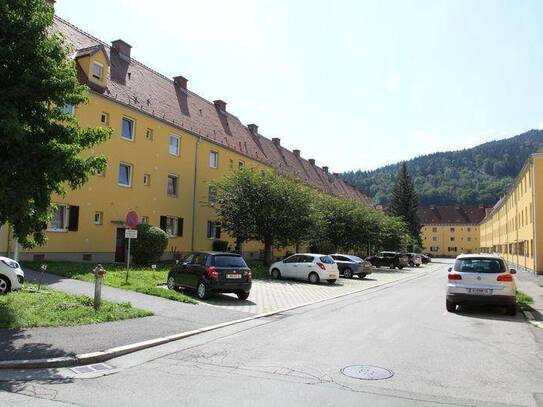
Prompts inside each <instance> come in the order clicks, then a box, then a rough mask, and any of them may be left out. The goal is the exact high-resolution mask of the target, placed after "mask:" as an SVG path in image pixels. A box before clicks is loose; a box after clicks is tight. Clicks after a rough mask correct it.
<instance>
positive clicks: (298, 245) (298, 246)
mask: <svg viewBox="0 0 543 407" xmlns="http://www.w3.org/2000/svg"><path fill="white" fill-rule="evenodd" d="M294 250H296V253H300V243H296V249H294Z"/></svg>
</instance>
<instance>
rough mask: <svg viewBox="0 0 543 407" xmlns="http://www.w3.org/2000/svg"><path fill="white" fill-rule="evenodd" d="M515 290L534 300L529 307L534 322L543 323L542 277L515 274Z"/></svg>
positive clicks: (520, 273)
mask: <svg viewBox="0 0 543 407" xmlns="http://www.w3.org/2000/svg"><path fill="white" fill-rule="evenodd" d="M517 288H518V289H519V290H520V291H522V292H524V293H525V294H528V295H529V296H530V297H532V298H533V299H534V303H533V304H532V305H531V307H532V309H533V311H532V315H533V316H534V318H535V320H536V321H543V276H541V275H536V274H534V273H530V272H526V271H519V272H518V273H517Z"/></svg>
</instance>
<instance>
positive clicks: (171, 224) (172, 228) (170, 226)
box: [166, 216, 177, 236]
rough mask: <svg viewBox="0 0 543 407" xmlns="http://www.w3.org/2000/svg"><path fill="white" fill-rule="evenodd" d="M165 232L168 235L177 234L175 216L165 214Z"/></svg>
mask: <svg viewBox="0 0 543 407" xmlns="http://www.w3.org/2000/svg"><path fill="white" fill-rule="evenodd" d="M166 233H167V234H168V235H169V236H177V218H174V217H172V216H166Z"/></svg>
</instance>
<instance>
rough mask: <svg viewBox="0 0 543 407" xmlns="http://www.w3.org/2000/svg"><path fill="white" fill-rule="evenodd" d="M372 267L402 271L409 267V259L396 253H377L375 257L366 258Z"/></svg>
mask: <svg viewBox="0 0 543 407" xmlns="http://www.w3.org/2000/svg"><path fill="white" fill-rule="evenodd" d="M366 261H369V262H370V263H371V265H372V266H373V267H390V268H391V269H394V268H396V267H397V268H398V269H400V270H401V269H403V268H404V267H407V266H408V265H409V258H408V257H407V255H405V254H401V253H398V252H379V253H377V254H376V255H375V256H370V257H366Z"/></svg>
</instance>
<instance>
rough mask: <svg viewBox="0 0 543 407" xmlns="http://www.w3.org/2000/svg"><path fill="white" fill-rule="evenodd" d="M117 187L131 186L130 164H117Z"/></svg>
mask: <svg viewBox="0 0 543 407" xmlns="http://www.w3.org/2000/svg"><path fill="white" fill-rule="evenodd" d="M118 183H119V185H121V186H123V187H130V186H132V166H131V165H130V164H125V163H120V164H119V181H118Z"/></svg>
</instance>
